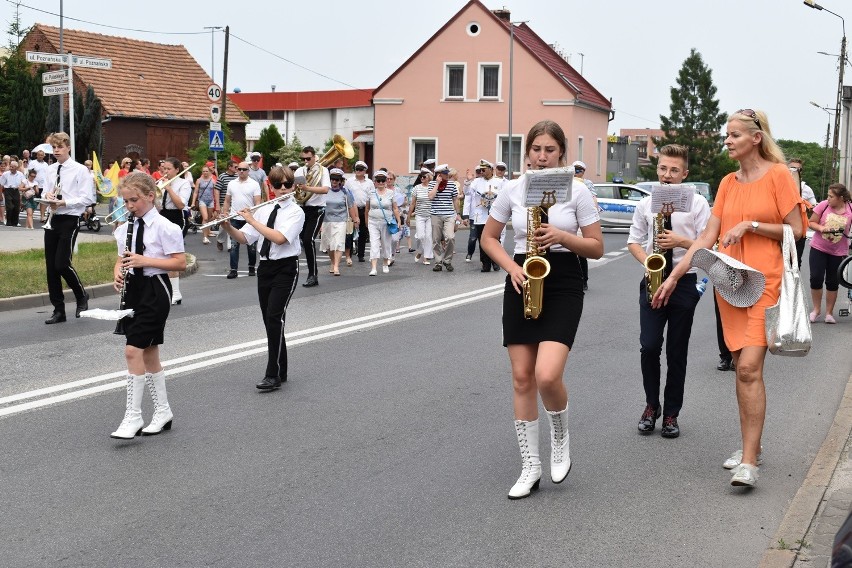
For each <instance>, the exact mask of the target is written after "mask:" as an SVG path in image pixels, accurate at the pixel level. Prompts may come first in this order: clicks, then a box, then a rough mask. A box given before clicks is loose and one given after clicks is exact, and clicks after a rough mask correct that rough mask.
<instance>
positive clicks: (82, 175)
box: [42, 157, 95, 216]
mask: <svg viewBox="0 0 852 568" xmlns="http://www.w3.org/2000/svg"><path fill="white" fill-rule="evenodd" d="M58 169H59V162H56V163H53V164H51V165H50V167H49V168H48V169H47V175H46V178H45V180H44V186H43V188H44V194H47V193H53V192H54V190H55V189H56V171H57V170H58ZM59 175H60V176H61V178H62V179H61V184H60V187H61V189H62V192H61V193H62V197H61V199H62V200H63V201H65V205H64V206H62V207H59V208H57V209H56V214H57V215H77V216H80V215H82V214H83V212H84V211H85V210H86V207H88V206H89V205H92V204H93V203H94V202H95V196H94V195H93V194H92V176H91V175H90V174H89V168H87V167H86V166H84V165H83V164H81V163H79V162H76V161H74V159H73V158H71V157H69V158H68V159H67V160H65V163H64V164H62V170H61V171H60V173H59ZM42 197H44V195H42Z"/></svg>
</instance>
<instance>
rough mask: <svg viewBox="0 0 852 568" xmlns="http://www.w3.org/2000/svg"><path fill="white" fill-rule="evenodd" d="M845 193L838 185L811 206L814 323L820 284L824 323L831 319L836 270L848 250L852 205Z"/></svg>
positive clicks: (834, 185) (844, 189)
mask: <svg viewBox="0 0 852 568" xmlns="http://www.w3.org/2000/svg"><path fill="white" fill-rule="evenodd" d="M850 201H852V198H850V196H849V190H848V189H847V188H846V186H845V185H843V184H842V183H833V184H831V185H830V186H829V187H828V199H826V200H825V201H823V202H822V203H820V204H819V205H817V206H816V207H814V212H813V214H812V215H811V218H810V223H809V226H810V228H811V229H813V230H814V231H815V232H814V236H813V239H812V240H811V252H810V255H808V261H809V263H810V269H811V299H812V300H813V306H814V309H813V311H812V312H811V314H810V320H811V322H815V321H816V320H817V318H818V317H819V315H820V308H821V307H822V287H823V286H822V285H823V282H825V290H826V292H825V323H837V322H836V321H835V320H834V304H835V303H836V302H837V289H838V286H839V281H838V278H837V269H838V268H839V267H840V261H841V260H843V258H844V257H845V256H846V253H847V251H848V250H849V228H850V225H852V205H850V204H849V202H850Z"/></svg>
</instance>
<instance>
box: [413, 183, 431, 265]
mask: <svg viewBox="0 0 852 568" xmlns="http://www.w3.org/2000/svg"><path fill="white" fill-rule="evenodd" d="M430 181H432V172H431V171H430V170H429V168H421V169H420V175H419V176H417V179H416V180H414V188H413V189H412V191H411V205H410V206H409V212H408V223H409V224H411V222H412V219H413V220H414V224H415V225H414V226H415V233H414V239H415V240H416V241H417V254H415V255H414V262H420V259H421V258H422V259H423V264H431V263H432V258H433V256H434V254H435V253H434V252H433V250H432V200H431V199H429V182H430Z"/></svg>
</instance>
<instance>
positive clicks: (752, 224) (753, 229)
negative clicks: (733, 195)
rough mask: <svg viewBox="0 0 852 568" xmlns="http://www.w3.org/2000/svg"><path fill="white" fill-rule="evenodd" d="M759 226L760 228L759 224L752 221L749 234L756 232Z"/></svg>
mask: <svg viewBox="0 0 852 568" xmlns="http://www.w3.org/2000/svg"><path fill="white" fill-rule="evenodd" d="M759 226H760V223H758V222H757V221H752V222H751V232H752V233H754V232H755V231H757V228H758V227H759Z"/></svg>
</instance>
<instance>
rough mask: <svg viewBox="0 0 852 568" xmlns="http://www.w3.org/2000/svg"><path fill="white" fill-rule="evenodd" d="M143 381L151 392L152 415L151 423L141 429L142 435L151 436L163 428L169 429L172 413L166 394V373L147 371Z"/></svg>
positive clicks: (170, 427)
mask: <svg viewBox="0 0 852 568" xmlns="http://www.w3.org/2000/svg"><path fill="white" fill-rule="evenodd" d="M145 383H146V384H147V385H148V392H150V393H151V399H152V400H153V401H154V416H153V417H152V418H151V423H150V424H148V425H147V426H146V427H145V428H143V429H142V435H143V436H153V435H154V434H159V433H160V432H162V431H163V430H171V429H172V418H173V415H172V409H171V407H169V398H168V396H167V394H166V374H165V373H164V372H163V371H160V372H159V373H153V374H151V373H147V374H146V375H145Z"/></svg>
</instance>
